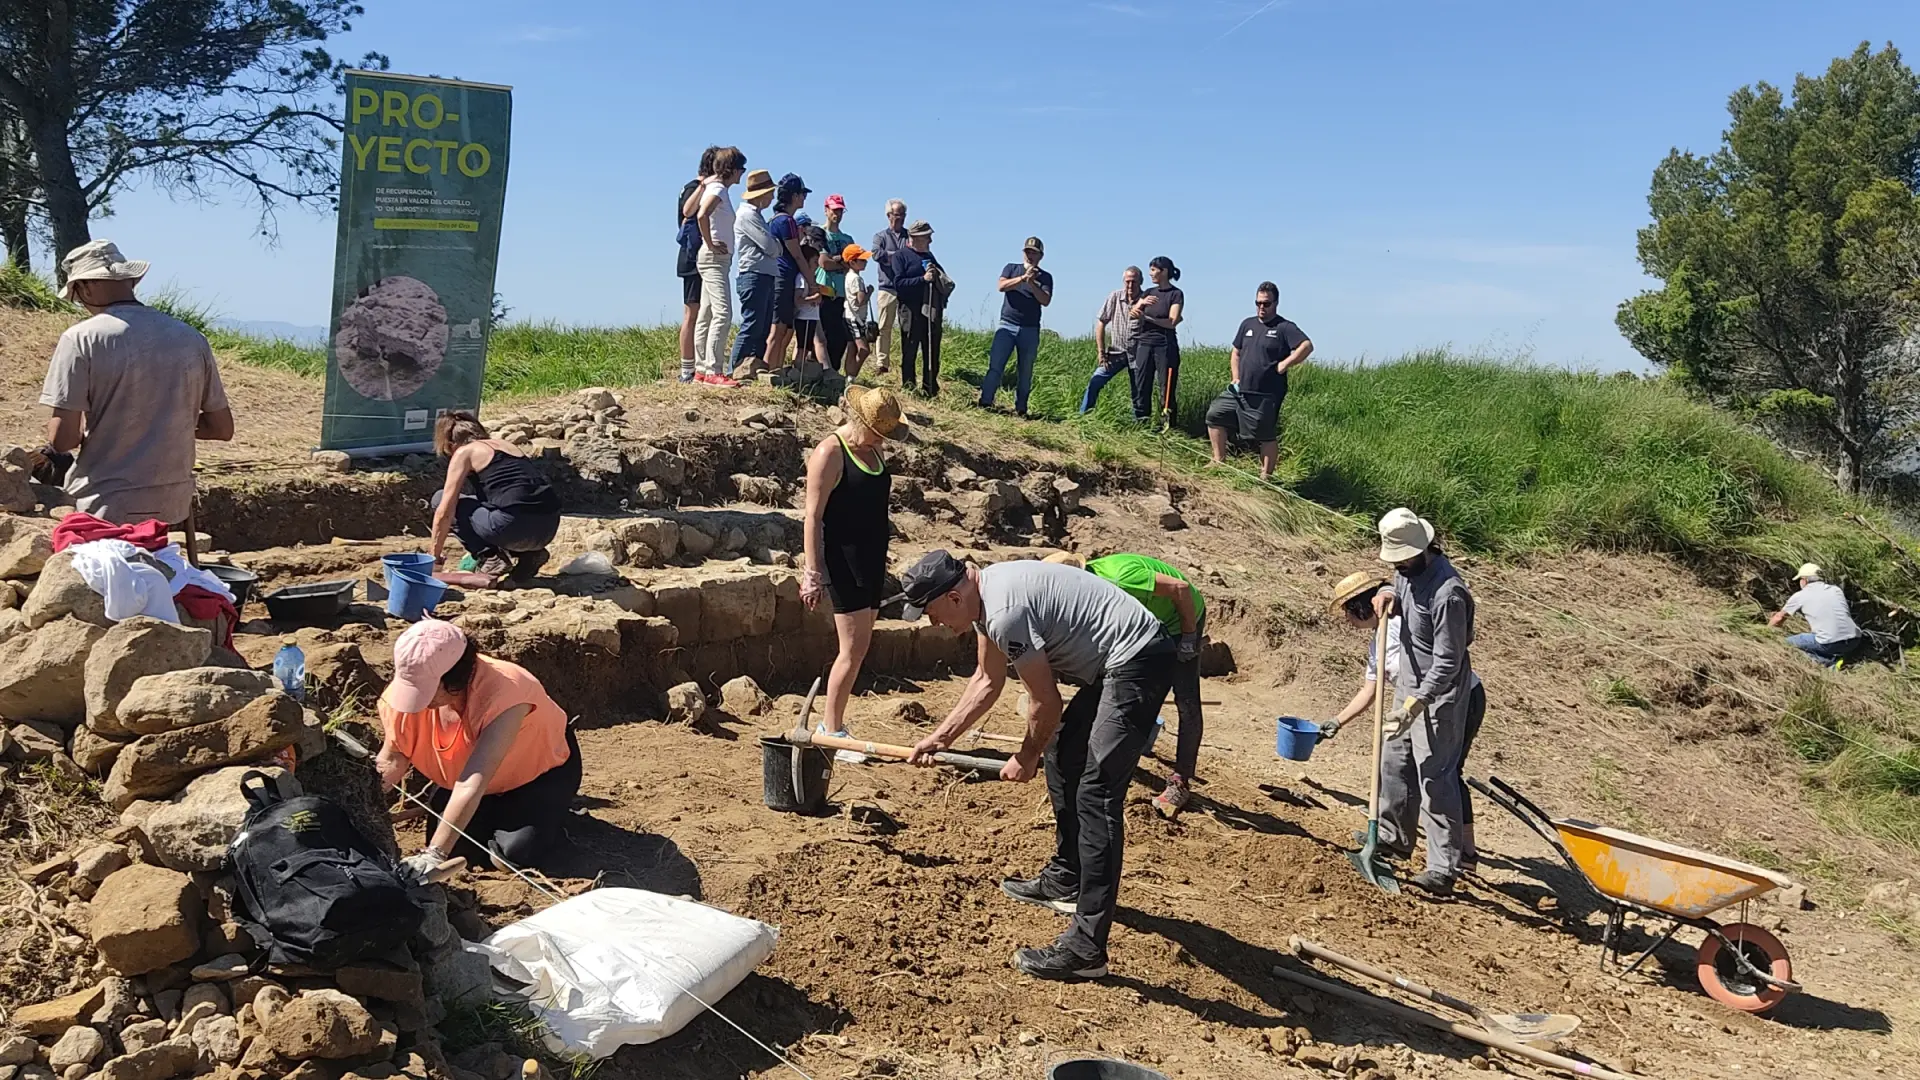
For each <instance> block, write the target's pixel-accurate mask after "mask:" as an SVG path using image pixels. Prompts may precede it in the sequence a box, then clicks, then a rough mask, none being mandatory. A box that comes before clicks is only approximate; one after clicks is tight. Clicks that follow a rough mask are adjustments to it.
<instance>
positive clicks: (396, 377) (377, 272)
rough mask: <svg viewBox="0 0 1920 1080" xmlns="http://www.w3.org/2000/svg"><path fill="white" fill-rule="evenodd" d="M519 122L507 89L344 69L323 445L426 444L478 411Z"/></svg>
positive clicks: (374, 447)
mask: <svg viewBox="0 0 1920 1080" xmlns="http://www.w3.org/2000/svg"><path fill="white" fill-rule="evenodd" d="M512 119H513V97H512V93H511V91H510V90H509V89H508V88H507V87H504V86H486V85H482V84H479V83H467V82H457V81H454V80H451V79H427V78H416V77H414V76H411V75H390V74H387V73H385V72H377V71H352V72H348V73H347V126H346V131H345V132H344V133H343V137H342V140H341V153H340V229H339V235H338V239H337V240H336V241H335V244H334V256H333V318H332V326H331V328H330V332H329V333H328V335H327V397H326V406H325V409H326V412H325V415H324V416H323V417H322V420H321V426H320V445H321V446H323V447H325V448H326V449H329V450H377V449H385V448H399V447H409V446H418V445H420V444H422V443H425V442H430V441H431V440H432V438H433V421H434V418H435V417H436V416H438V415H439V414H440V413H442V412H445V411H446V410H448V409H462V408H465V409H471V408H477V407H478V406H479V404H480V383H481V379H482V378H483V377H484V376H485V374H486V366H487V336H488V334H489V333H491V332H492V329H493V328H492V325H491V322H492V318H491V316H492V313H493V275H494V264H495V262H496V260H497V259H498V257H499V254H500V213H501V210H502V209H503V208H504V207H505V205H506V200H507V136H508V131H509V129H510V128H511V126H512Z"/></svg>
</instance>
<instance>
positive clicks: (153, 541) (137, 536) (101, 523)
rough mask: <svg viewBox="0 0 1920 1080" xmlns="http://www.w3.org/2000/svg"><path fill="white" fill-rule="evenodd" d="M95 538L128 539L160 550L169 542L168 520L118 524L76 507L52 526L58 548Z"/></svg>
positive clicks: (151, 548)
mask: <svg viewBox="0 0 1920 1080" xmlns="http://www.w3.org/2000/svg"><path fill="white" fill-rule="evenodd" d="M94 540H125V541H126V542H127V543H129V544H132V545H133V546H134V547H137V548H146V549H147V550H148V551H159V550H160V549H161V548H163V547H166V546H167V523H166V522H164V521H160V520H159V519H157V518H156V519H154V520H151V521H143V522H141V523H140V524H138V525H115V524H114V523H113V522H111V521H106V520H104V519H101V518H97V517H94V516H93V515H92V514H89V513H87V512H86V511H84V510H75V511H74V512H72V513H70V514H68V515H67V516H66V517H63V518H61V519H60V524H58V525H55V526H54V527H53V538H52V542H53V550H55V551H65V550H66V549H68V548H70V547H72V546H73V545H75V544H85V543H89V542H91V541H94Z"/></svg>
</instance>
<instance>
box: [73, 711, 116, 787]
mask: <svg viewBox="0 0 1920 1080" xmlns="http://www.w3.org/2000/svg"><path fill="white" fill-rule="evenodd" d="M126 745H127V744H126V743H125V742H124V741H123V740H120V739H109V738H107V737H106V736H105V735H102V734H100V733H99V732H97V731H95V730H93V729H92V728H90V727H88V726H87V725H85V724H81V725H80V726H79V727H76V728H74V729H73V737H72V738H71V739H69V740H68V741H67V753H68V754H69V755H70V756H71V757H72V758H73V761H74V764H76V765H78V766H80V767H81V768H82V769H84V770H86V772H87V773H88V774H89V775H92V776H105V775H106V774H107V770H109V769H111V768H113V762H114V759H116V758H118V757H119V756H120V751H121V750H122V749H123V748H124V747H125V746H126Z"/></svg>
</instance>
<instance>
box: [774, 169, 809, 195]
mask: <svg viewBox="0 0 1920 1080" xmlns="http://www.w3.org/2000/svg"><path fill="white" fill-rule="evenodd" d="M796 191H797V192H800V193H801V194H812V192H813V189H812V188H810V187H808V186H807V182H806V181H805V180H802V179H800V177H799V175H798V174H796V173H788V174H786V175H785V176H782V177H781V178H780V194H782V195H788V194H791V193H793V192H796Z"/></svg>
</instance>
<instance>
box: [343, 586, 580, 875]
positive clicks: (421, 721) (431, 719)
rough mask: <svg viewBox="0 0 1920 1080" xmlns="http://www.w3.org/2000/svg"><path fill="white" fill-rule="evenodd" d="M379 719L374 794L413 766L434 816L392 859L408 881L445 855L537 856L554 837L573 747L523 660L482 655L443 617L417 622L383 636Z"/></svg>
mask: <svg viewBox="0 0 1920 1080" xmlns="http://www.w3.org/2000/svg"><path fill="white" fill-rule="evenodd" d="M380 727H381V732H382V735H383V739H382V741H381V744H380V753H379V755H378V756H377V757H376V758H375V759H374V762H375V764H376V766H377V767H378V768H379V770H380V786H381V790H382V791H390V790H392V789H393V788H394V786H395V785H397V784H399V783H400V781H402V780H404V779H405V778H406V775H407V772H408V770H418V771H419V772H420V775H422V776H424V777H426V778H427V781H428V782H429V783H430V784H431V785H432V790H431V792H430V793H429V794H428V796H427V799H426V802H427V804H428V805H430V806H432V807H433V809H434V813H435V814H437V815H439V817H438V818H436V819H435V823H434V824H433V825H431V826H430V827H429V829H428V832H427V846H426V847H425V848H422V849H421V850H420V852H419V853H418V854H416V855H413V856H411V857H409V858H407V859H406V860H405V861H404V862H403V863H402V868H403V870H404V871H405V872H406V873H407V875H408V876H409V877H412V878H415V879H424V878H425V877H426V876H427V875H428V874H430V873H432V872H433V871H434V869H436V868H437V867H438V866H439V865H440V864H441V863H443V862H446V861H447V860H448V859H450V858H452V857H454V856H456V855H459V856H464V857H465V858H466V859H467V860H468V861H469V862H482V861H485V860H486V859H487V858H488V857H489V856H491V855H498V856H500V857H501V858H503V859H505V860H506V861H508V862H510V863H513V864H515V865H517V866H525V865H529V864H537V863H539V862H541V861H542V859H543V857H545V856H548V855H551V854H552V853H553V852H554V850H555V849H556V848H558V847H559V846H560V845H561V844H562V843H564V841H565V839H566V829H565V822H566V815H567V810H568V809H569V808H570V806H571V805H572V803H573V797H574V796H575V795H577V794H579V792H580V744H579V743H578V742H577V741H575V739H574V737H573V728H572V727H570V726H569V725H568V724H567V714H566V713H565V712H563V711H561V709H560V706H558V705H556V704H554V701H553V699H552V698H551V697H548V696H547V692H546V690H545V688H543V687H542V686H541V685H540V680H538V679H536V678H534V677H533V675H532V674H531V673H530V672H528V671H527V669H526V668H523V667H521V666H520V665H518V664H513V663H509V662H507V661H505V660H499V659H495V658H494V657H491V656H487V655H485V654H483V653H481V651H480V647H479V646H478V645H476V644H474V642H473V639H471V638H469V637H467V635H466V633H465V632H464V631H462V630H461V629H460V628H459V627H457V626H455V625H453V624H452V623H450V622H442V621H440V620H439V619H422V620H421V621H419V622H417V623H414V624H413V625H412V626H410V627H408V628H407V630H406V632H405V633H403V634H401V635H400V637H399V639H398V640H396V641H395V642H394V643H393V681H392V682H390V683H388V684H387V688H386V690H385V691H384V692H382V693H381V695H380ZM463 834H464V835H463Z"/></svg>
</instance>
